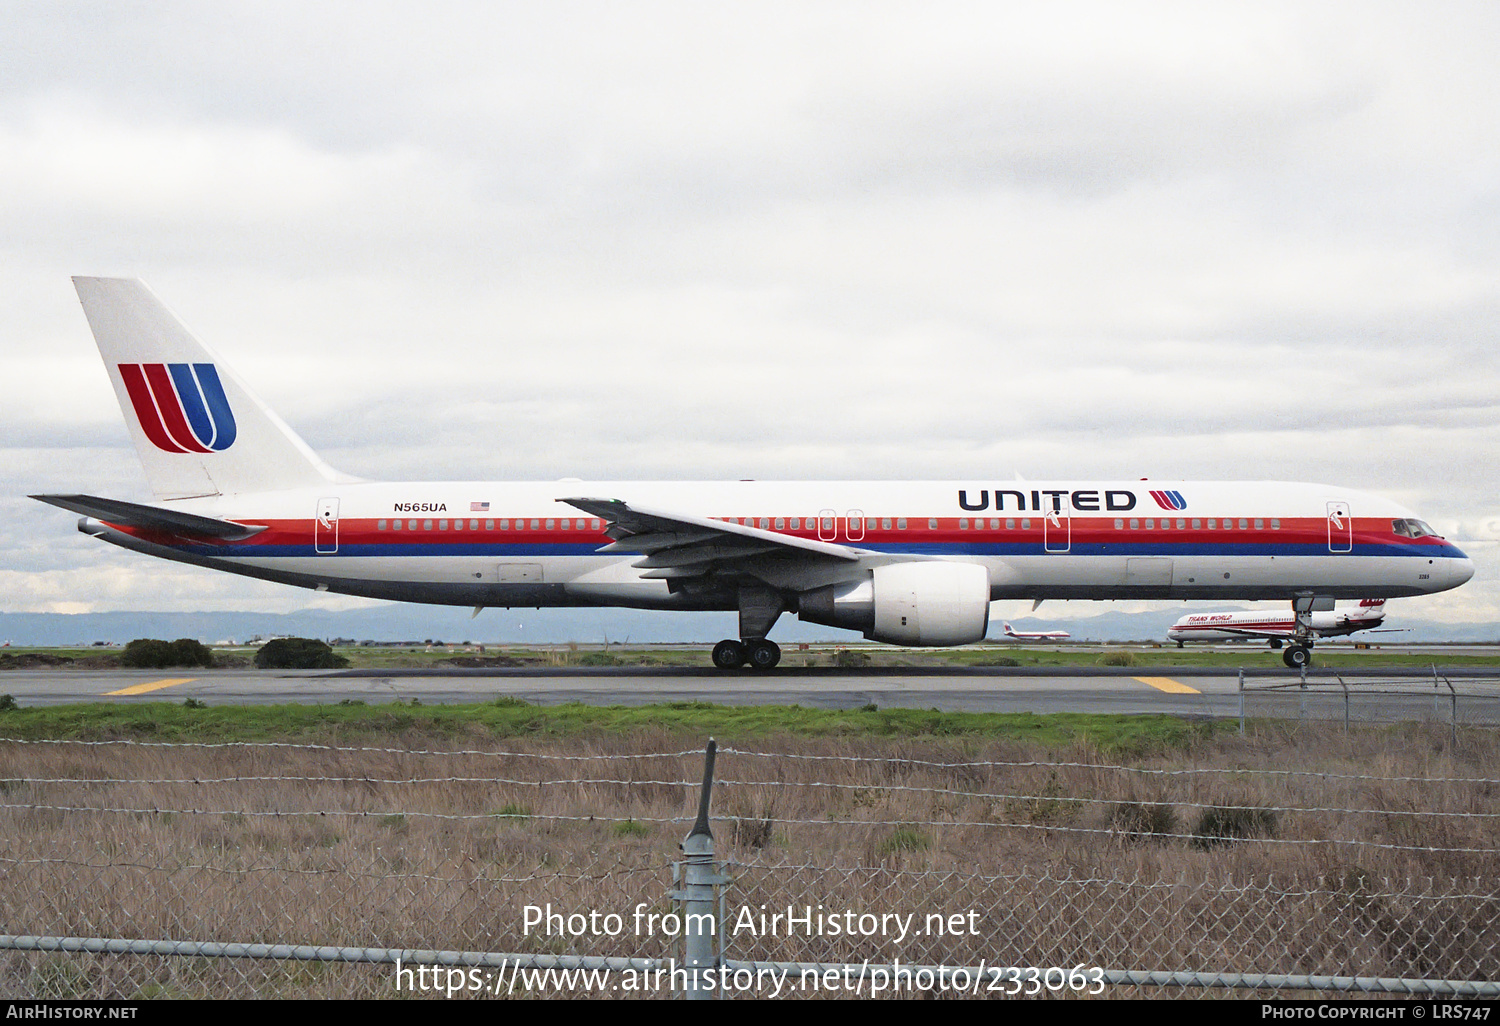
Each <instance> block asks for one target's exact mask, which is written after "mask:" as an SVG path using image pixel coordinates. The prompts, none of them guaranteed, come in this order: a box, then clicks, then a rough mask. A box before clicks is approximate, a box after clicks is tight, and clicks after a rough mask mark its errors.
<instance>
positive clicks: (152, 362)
mask: <svg viewBox="0 0 1500 1026" xmlns="http://www.w3.org/2000/svg"><path fill="white" fill-rule="evenodd" d="M73 286H74V287H75V288H76V289H77V290H78V299H79V301H80V302H82V303H83V312H84V315H85V316H86V317H88V321H89V328H90V329H92V330H93V332H94V341H96V342H97V343H98V344H99V354H100V355H101V356H102V357H103V358H104V365H105V367H106V368H107V369H108V371H109V378H110V381H111V382H113V383H114V386H115V395H116V396H117V397H118V398H119V400H120V411H121V412H122V413H124V415H125V423H126V424H127V425H129V427H130V437H131V439H132V440H133V441H134V442H135V448H136V452H137V453H138V454H139V455H140V457H141V464H142V465H143V466H144V467H145V470H146V478H147V480H148V481H149V482H150V484H151V490H152V491H154V492H155V493H156V495H157V496H158V497H160V498H163V499H182V498H188V497H190V496H195V495H215V494H232V493H236V492H260V491H275V490H278V489H283V488H301V487H318V486H321V485H323V484H326V483H327V482H329V481H331V480H340V479H343V480H347V478H344V477H343V475H340V474H338V473H336V472H335V471H334V470H333V469H332V468H330V467H329V466H328V465H327V464H326V463H324V462H323V461H322V460H321V459H319V458H318V456H317V454H316V453H314V452H313V451H312V450H311V449H309V448H308V447H307V443H305V442H304V441H302V439H300V438H298V437H297V435H296V434H295V433H293V431H292V429H291V428H289V427H287V426H286V424H284V423H283V422H282V420H281V418H280V417H278V416H276V414H274V413H272V412H271V410H270V408H269V407H267V406H266V404H265V403H263V402H261V401H260V400H259V399H258V398H256V397H255V395H254V394H253V393H252V392H251V391H250V390H249V389H248V388H246V387H245V385H244V383H243V382H241V381H240V379H239V377H238V376H236V375H235V373H234V371H232V370H230V369H229V367H228V366H226V365H225V364H224V362H223V361H221V360H220V359H219V358H218V357H216V356H215V355H214V354H213V353H212V352H210V351H209V349H208V348H207V347H206V346H204V345H203V344H202V343H201V342H199V341H198V340H197V339H195V338H194V337H193V336H192V335H191V334H190V333H189V332H188V330H187V329H186V328H185V327H183V326H182V323H181V322H180V321H179V320H177V318H176V317H174V316H173V315H172V313H171V312H170V311H169V310H167V308H166V307H165V306H163V305H162V302H161V300H159V299H157V298H156V296H155V295H153V294H152V292H151V290H150V289H148V288H146V286H145V285H144V284H143V283H142V282H139V281H136V280H135V279H131V278H74V279H73Z"/></svg>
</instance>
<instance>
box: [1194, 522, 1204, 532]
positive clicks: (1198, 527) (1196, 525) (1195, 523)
mask: <svg viewBox="0 0 1500 1026" xmlns="http://www.w3.org/2000/svg"><path fill="white" fill-rule="evenodd" d="M1202 527H1203V521H1201V520H1194V521H1193V530H1195V531H1197V530H1200V529H1202Z"/></svg>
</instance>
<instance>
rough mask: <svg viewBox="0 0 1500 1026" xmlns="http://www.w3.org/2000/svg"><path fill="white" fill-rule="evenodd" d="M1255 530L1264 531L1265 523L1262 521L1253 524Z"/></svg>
mask: <svg viewBox="0 0 1500 1026" xmlns="http://www.w3.org/2000/svg"><path fill="white" fill-rule="evenodd" d="M1255 529H1256V530H1257V531H1264V530H1265V529H1266V522H1265V521H1264V520H1257V521H1256V522H1255Z"/></svg>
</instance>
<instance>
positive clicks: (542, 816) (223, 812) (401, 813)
mask: <svg viewBox="0 0 1500 1026" xmlns="http://www.w3.org/2000/svg"><path fill="white" fill-rule="evenodd" d="M0 809H23V810H26V811H28V812H109V813H120V814H126V815H134V816H245V817H252V816H253V817H262V818H276V819H298V818H302V819H321V818H329V817H340V816H348V817H352V818H356V819H370V818H374V819H396V818H398V817H399V818H404V819H419V818H420V819H441V820H454V821H463V820H490V819H515V820H529V819H537V820H556V821H558V822H579V823H626V822H634V823H690V822H692V819H693V817H691V816H685V815H684V816H670V817H668V816H634V815H630V816H560V815H556V814H553V813H535V812H468V813H464V812H420V811H414V810H412V811H408V810H400V809H398V810H394V811H371V812H356V811H352V810H348V809H297V810H278V809H262V810H249V811H247V810H244V809H163V808H159V807H153V808H149V809H148V808H120V807H110V806H87V805H42V804H39V803H37V804H29V803H28V804H13V805H10V804H5V805H0Z"/></svg>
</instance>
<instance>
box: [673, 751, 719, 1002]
mask: <svg viewBox="0 0 1500 1026" xmlns="http://www.w3.org/2000/svg"><path fill="white" fill-rule="evenodd" d="M718 750H719V746H718V743H717V742H716V741H714V739H713V738H709V739H708V748H707V750H706V751H705V752H704V756H703V789H702V790H701V791H700V792H699V795H698V819H697V821H696V822H694V823H693V829H692V830H691V831H690V832H689V833H688V835H687V837H685V838H684V839H683V841H682V845H681V847H682V854H683V856H684V858H683V867H682V869H683V872H682V890H680V891H678V892H677V893H676V894H674V895H673V897H674V898H676V899H678V900H679V901H681V902H682V923H683V967H684V969H685V970H686V984H685V987H684V994H685V996H686V997H687V999H688V1000H689V1001H709V1000H712V999H713V998H715V997H717V996H718V981H717V980H716V979H715V977H716V976H717V975H718V974H717V973H714V974H712V975H710V976H709V977H708V978H707V979H704V976H703V973H704V970H707V969H713V968H716V967H717V965H718V961H719V959H718V954H717V952H715V951H714V941H715V939H716V938H717V937H718V935H719V931H718V928H717V924H716V922H715V919H716V915H717V913H718V902H717V901H716V900H715V896H714V886H715V885H717V884H720V883H723V882H724V881H723V879H722V878H721V877H720V876H719V875H718V873H717V872H715V867H714V835H713V831H712V830H710V829H709V814H708V808H709V798H710V797H711V796H712V793H713V785H714V756H715V754H716V753H717V752H718Z"/></svg>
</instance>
